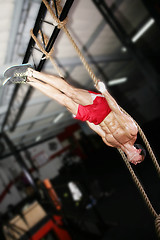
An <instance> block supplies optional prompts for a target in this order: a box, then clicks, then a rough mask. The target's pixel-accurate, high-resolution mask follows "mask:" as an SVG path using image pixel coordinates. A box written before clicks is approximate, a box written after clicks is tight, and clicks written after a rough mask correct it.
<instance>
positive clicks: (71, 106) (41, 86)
mask: <svg viewBox="0 0 160 240" xmlns="http://www.w3.org/2000/svg"><path fill="white" fill-rule="evenodd" d="M27 83H28V84H29V85H31V86H32V87H34V88H36V89H38V90H39V91H41V92H42V93H44V94H45V95H46V96H48V97H50V98H52V99H54V100H56V101H57V102H58V103H60V104H61V105H63V106H65V107H66V108H67V109H68V110H69V111H70V112H71V113H72V114H74V115H76V114H77V111H78V104H77V103H75V102H74V101H73V100H72V99H71V98H69V97H68V96H66V95H65V94H63V93H62V92H60V91H59V90H58V89H56V88H54V87H53V86H51V85H49V84H46V83H44V82H42V81H39V80H38V79H35V78H33V77H28V82H27Z"/></svg>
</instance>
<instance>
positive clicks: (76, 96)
mask: <svg viewBox="0 0 160 240" xmlns="http://www.w3.org/2000/svg"><path fill="white" fill-rule="evenodd" d="M31 71H32V76H33V77H34V78H36V79H39V80H41V81H43V82H45V83H47V84H49V85H51V86H53V87H54V88H56V89H58V90H60V91H61V92H63V93H65V95H67V96H68V97H69V98H71V99H72V100H73V101H74V102H76V103H78V104H81V105H88V104H92V103H93V100H92V98H91V95H90V93H89V92H88V91H87V90H84V89H79V88H75V87H73V86H71V85H69V84H68V83H67V82H66V81H65V80H63V79H62V78H60V77H56V76H53V75H49V74H46V73H42V72H38V71H35V70H31Z"/></svg>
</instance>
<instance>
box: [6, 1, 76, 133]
mask: <svg viewBox="0 0 160 240" xmlns="http://www.w3.org/2000/svg"><path fill="white" fill-rule="evenodd" d="M73 2H74V0H66V3H65V5H64V7H63V10H62V13H61V15H60V18H59V19H60V21H63V20H64V19H65V18H66V17H67V14H68V12H69V10H70V8H71V6H72V4H73ZM46 12H47V9H46V7H45V5H44V3H43V2H42V3H41V7H40V10H39V13H38V16H37V19H36V22H35V26H34V29H33V33H34V35H35V36H37V34H38V31H39V29H40V27H41V24H42V22H43V19H44V17H45V14H46ZM59 32H60V29H58V28H57V27H55V28H54V30H53V32H52V35H51V37H50V39H49V42H48V44H47V46H46V49H45V50H46V52H49V51H50V50H51V48H52V47H53V44H54V43H55V40H56V38H57V37H58V34H59ZM34 44H35V42H34V40H33V39H32V38H30V41H29V44H28V47H27V50H26V53H25V56H24V59H23V62H22V63H27V62H28V61H29V58H30V56H31V53H32V49H33V47H34ZM43 57H45V55H43V56H42V59H43ZM42 59H41V60H40V62H39V64H38V67H37V68H36V70H37V71H41V70H42V68H43V65H44V63H45V61H46V59H43V60H42ZM19 87H20V85H16V86H15V89H14V92H13V94H12V97H11V100H10V103H9V107H8V110H7V113H6V116H5V119H4V121H3V124H2V131H3V130H4V127H5V125H6V123H7V122H8V119H9V116H10V113H11V108H12V106H13V102H14V100H15V98H16V95H17V93H18V90H19ZM32 91H33V88H32V87H29V88H28V90H27V92H26V94H25V96H24V98H23V101H22V103H21V105H20V108H19V110H18V112H17V113H16V116H15V119H14V121H13V123H12V126H11V127H10V131H14V129H15V127H16V124H17V123H18V121H19V119H20V117H21V116H22V113H23V111H24V109H25V106H26V104H27V102H28V100H29V98H30V96H31V93H32Z"/></svg>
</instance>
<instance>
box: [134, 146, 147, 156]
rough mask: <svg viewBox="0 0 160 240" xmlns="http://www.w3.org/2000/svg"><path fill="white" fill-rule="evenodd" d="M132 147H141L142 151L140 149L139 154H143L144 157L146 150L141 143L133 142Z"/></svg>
mask: <svg viewBox="0 0 160 240" xmlns="http://www.w3.org/2000/svg"><path fill="white" fill-rule="evenodd" d="M134 147H135V148H137V149H141V150H142V151H141V153H140V155H143V156H144V158H145V157H146V150H145V148H144V147H143V146H142V145H141V144H137V143H136V144H134Z"/></svg>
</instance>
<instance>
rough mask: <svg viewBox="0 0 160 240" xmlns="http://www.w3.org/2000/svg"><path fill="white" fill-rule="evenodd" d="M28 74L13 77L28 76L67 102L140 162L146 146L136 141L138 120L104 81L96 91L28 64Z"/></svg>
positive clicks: (106, 138) (78, 115)
mask: <svg viewBox="0 0 160 240" xmlns="http://www.w3.org/2000/svg"><path fill="white" fill-rule="evenodd" d="M19 71H20V69H19ZM25 74H26V75H25ZM25 74H21V72H20V73H19V75H18V74H17V73H16V75H14V76H13V78H14V77H15V78H17V79H18V76H20V77H22V75H23V77H24V76H26V77H27V83H28V84H29V85H30V86H32V87H34V88H36V89H38V90H40V91H41V92H42V93H44V94H45V95H47V96H49V97H50V98H52V99H54V100H56V101H57V102H58V103H60V104H61V105H63V106H65V107H66V108H67V109H68V110H69V111H70V112H71V113H72V114H73V116H74V118H76V119H79V120H81V121H86V122H87V124H88V125H89V127H90V128H91V129H92V130H93V131H95V132H96V133H97V134H98V135H99V136H101V137H102V139H103V141H104V143H105V144H106V145H108V146H110V147H115V148H120V149H122V151H123V152H124V153H125V154H126V156H127V159H128V161H130V162H131V163H133V164H135V165H136V164H137V163H140V162H142V161H143V160H144V158H145V152H144V150H143V148H139V147H138V149H137V147H136V144H135V145H134V143H135V141H136V139H137V133H138V130H137V126H136V124H135V123H134V121H133V119H132V118H131V117H129V116H127V115H126V114H125V113H123V112H122V111H121V109H120V107H119V106H118V104H117V102H116V101H115V99H114V98H113V97H112V96H111V95H110V94H109V92H108V91H107V89H106V88H105V86H104V84H103V83H102V82H99V83H98V85H97V89H98V90H99V91H100V92H101V93H95V92H92V91H87V90H83V89H79V88H75V87H73V86H71V85H69V84H68V83H67V82H66V81H65V80H63V79H62V78H60V77H56V76H52V75H48V74H45V73H41V72H38V71H35V70H33V69H32V68H28V70H27V72H26V73H25ZM17 81H18V80H17Z"/></svg>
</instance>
